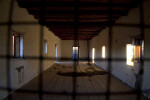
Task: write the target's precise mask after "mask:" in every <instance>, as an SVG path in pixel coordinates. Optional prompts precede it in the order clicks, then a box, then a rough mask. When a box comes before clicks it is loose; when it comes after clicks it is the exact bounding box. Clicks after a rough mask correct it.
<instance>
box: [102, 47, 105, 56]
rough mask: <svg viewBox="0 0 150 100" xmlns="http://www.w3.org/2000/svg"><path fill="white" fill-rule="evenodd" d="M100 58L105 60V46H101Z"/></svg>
mask: <svg viewBox="0 0 150 100" xmlns="http://www.w3.org/2000/svg"><path fill="white" fill-rule="evenodd" d="M102 58H105V46H102Z"/></svg>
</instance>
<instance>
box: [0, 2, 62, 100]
mask: <svg viewBox="0 0 150 100" xmlns="http://www.w3.org/2000/svg"><path fill="white" fill-rule="evenodd" d="M9 7H10V0H0V14H1V16H0V23H5V22H8V18H9ZM4 8H5V9H4ZM12 21H13V22H20V23H22V22H32V23H33V22H35V23H37V20H35V19H34V17H33V16H32V15H29V14H28V12H27V10H26V9H24V8H20V7H19V6H18V4H17V2H16V1H15V2H14V9H13V16H12ZM40 28H41V26H40V25H39V24H30V25H29V24H27V25H25V24H23V25H12V29H13V30H14V31H16V32H17V33H19V34H22V35H23V45H24V52H23V53H24V57H25V58H22V59H13V58H11V59H10V60H9V63H8V62H7V61H8V60H7V59H6V58H2V56H4V57H5V56H6V55H7V47H9V48H10V50H9V54H10V55H11V56H12V32H10V36H9V37H10V39H9V40H10V45H9V46H8V43H7V42H8V41H7V38H8V35H7V34H8V26H7V25H1V26H0V73H1V74H0V100H1V99H3V98H5V97H6V96H7V95H9V94H8V91H7V90H6V88H7V82H8V81H7V80H8V74H9V75H10V80H9V81H10V88H12V89H17V88H19V87H21V86H22V85H24V84H25V83H27V82H29V81H30V80H31V79H33V78H34V77H35V76H37V75H38V74H39V72H40V70H39V69H40V67H41V68H42V69H43V70H46V69H47V68H49V67H50V66H51V65H52V64H54V62H55V60H50V59H49V58H52V57H55V44H57V47H58V48H57V55H58V57H60V56H61V51H60V49H61V40H60V39H59V38H58V37H56V36H55V35H54V34H53V33H52V32H51V31H49V30H48V29H47V28H46V27H44V30H43V31H44V32H43V45H44V40H47V43H48V53H47V54H44V48H43V55H42V56H43V57H47V58H48V59H44V60H43V61H42V66H39V64H40V60H39V59H38V58H39V56H40V48H42V47H41V45H40ZM43 47H44V46H43ZM7 64H9V68H10V70H8V69H7ZM20 66H24V81H23V82H22V83H21V84H19V83H18V72H17V70H16V68H18V67H20ZM7 72H8V73H7Z"/></svg>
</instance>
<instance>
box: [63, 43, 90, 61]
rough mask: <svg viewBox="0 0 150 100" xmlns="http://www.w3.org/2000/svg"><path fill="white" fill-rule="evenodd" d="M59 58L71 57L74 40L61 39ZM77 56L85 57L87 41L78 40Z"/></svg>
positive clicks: (86, 55)
mask: <svg viewBox="0 0 150 100" xmlns="http://www.w3.org/2000/svg"><path fill="white" fill-rule="evenodd" d="M61 46H62V47H61V58H67V59H68V58H71V59H72V48H73V46H74V40H62V41H61ZM79 48H80V50H79V57H80V59H87V57H88V54H87V52H88V51H87V41H86V40H80V41H79Z"/></svg>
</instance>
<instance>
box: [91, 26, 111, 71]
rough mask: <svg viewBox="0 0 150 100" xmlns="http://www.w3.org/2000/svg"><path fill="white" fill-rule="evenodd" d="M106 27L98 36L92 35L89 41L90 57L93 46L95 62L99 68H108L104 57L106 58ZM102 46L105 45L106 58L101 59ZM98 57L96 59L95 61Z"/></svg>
mask: <svg viewBox="0 0 150 100" xmlns="http://www.w3.org/2000/svg"><path fill="white" fill-rule="evenodd" d="M108 38H109V37H108V28H106V29H104V30H102V31H101V32H100V33H99V35H98V36H96V37H94V38H93V39H92V40H91V41H90V50H89V51H90V58H92V48H95V59H96V60H95V64H97V65H99V66H100V67H101V68H103V69H105V70H108V63H107V61H106V59H107V58H108V53H107V52H108ZM102 46H105V50H106V53H105V54H106V59H102ZM97 59H98V61H97Z"/></svg>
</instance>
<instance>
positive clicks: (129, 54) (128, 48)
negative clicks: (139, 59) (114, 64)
mask: <svg viewBox="0 0 150 100" xmlns="http://www.w3.org/2000/svg"><path fill="white" fill-rule="evenodd" d="M133 55H134V49H133V45H132V44H127V45H126V57H127V60H126V64H127V65H130V66H133V65H134V63H133V61H132V59H133Z"/></svg>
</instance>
